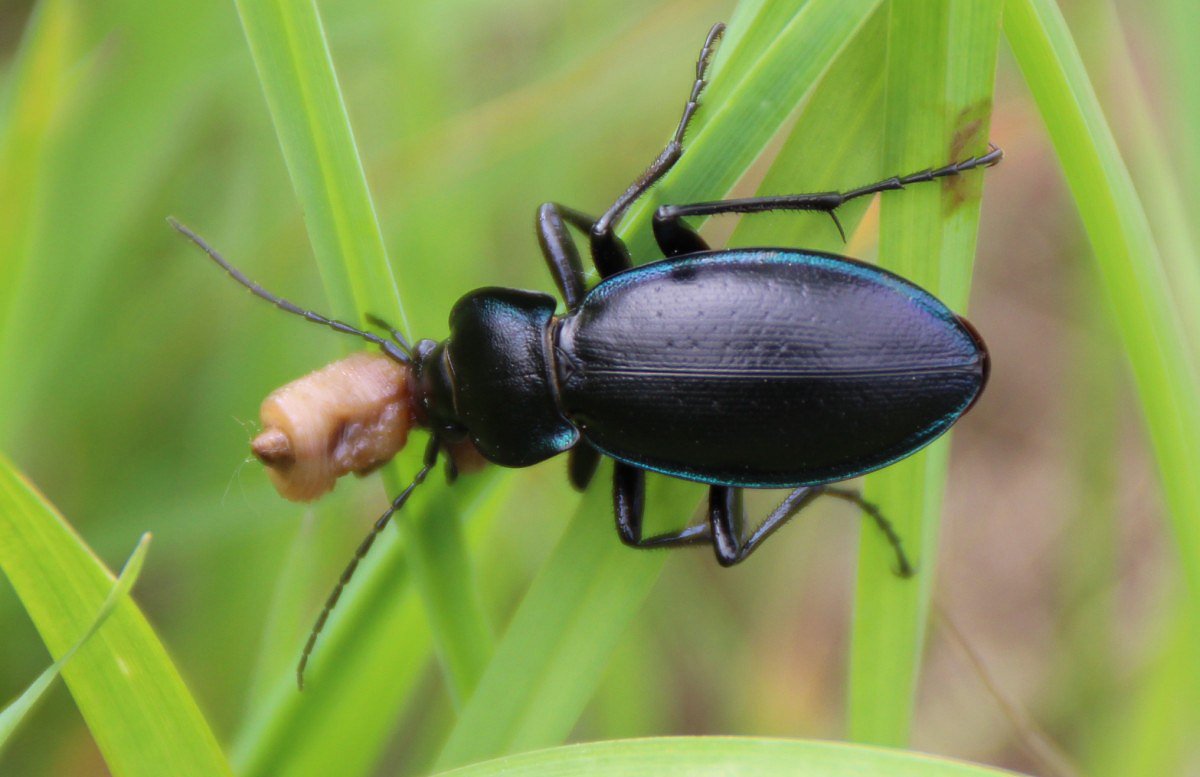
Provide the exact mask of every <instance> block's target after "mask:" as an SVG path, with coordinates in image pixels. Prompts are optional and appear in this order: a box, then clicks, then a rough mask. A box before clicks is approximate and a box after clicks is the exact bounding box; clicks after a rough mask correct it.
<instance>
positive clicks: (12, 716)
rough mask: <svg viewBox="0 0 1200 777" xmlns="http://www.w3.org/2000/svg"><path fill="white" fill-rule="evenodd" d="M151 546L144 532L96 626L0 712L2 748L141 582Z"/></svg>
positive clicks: (148, 537) (0, 748)
mask: <svg viewBox="0 0 1200 777" xmlns="http://www.w3.org/2000/svg"><path fill="white" fill-rule="evenodd" d="M149 547H150V535H149V533H147V534H143V535H142V538H141V539H140V540H139V541H138V544H137V547H136V548H134V549H133V554H132V555H131V556H130V557H129V560H127V561H126V562H125V566H124V567H123V568H122V569H121V574H120V575H118V576H117V581H116V582H115V583H113V587H112V589H111V590H110V591H109V592H108V596H107V597H105V599H104V604H102V605H100V609H99V611H97V612H96V618H95V620H93V621H92V625H90V626H88V629H87V631H85V632H84V633H83V636H82V637H80V638H79V639H78V641H76V642H75V644H74V645H71V647H69V648H67V650H66V652H65V653H63V654H62V656H60V657H59V659H58V660H57V661H55V662H54V663H52V664H51V665H50V666H48V667H46V670H45V671H44V672H42V673H41V674H40V675H38V677H37V679H36V680H34V681H33V682H32V683H31V684H30V685H29V687H28V688H26V689H25V692H24V693H22V694H21V695H20V696H18V697H17V698H16V699H14V700H13V702H12V703H11V704H9V705H8V706H7V707H5V708H4V710H3V711H0V750H2V749H3V747H4V745H5V744H6V743H7V742H8V740H9V738H10V737H11V736H12V735H13V732H14V731H16V730H17V727H18V726H20V725H21V722H22V721H23V720H24V719H25V716H26V715H28V714H29V712H30V711H31V710H32V709H33V707H34V705H35V704H37V703H38V700H40V699H41V698H42V696H44V695H45V693H46V691H48V690H49V689H50V686H51V685H52V684H53V683H54V680H55V679H56V678H57V677H58V676H59V674H61V673H62V670H63V667H64V666H66V665H67V663H68V662H69V661H70V660H71V658H72V657H73V656H74V655H75V654H76V653H78V652H79V649H80V648H81V647H83V646H84V645H85V644H87V641H88V640H89V639H91V638H92V635H93V634H95V633H96V632H97V631H99V630H100V627H101V626H103V625H104V622H105V621H107V620H108V616H109V615H112V613H113V610H115V609H116V607H117V602H119V601H120V600H121V597H123V596H125V595H126V594H128V593H129V591H130V589H132V588H133V584H134V583H136V582H137V578H138V575H140V574H141V573H142V564H143V562H145V560H146V550H147V549H148V548H149Z"/></svg>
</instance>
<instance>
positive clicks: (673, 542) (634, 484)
mask: <svg viewBox="0 0 1200 777" xmlns="http://www.w3.org/2000/svg"><path fill="white" fill-rule="evenodd" d="M645 507H646V472H645V470H641V469H638V468H637V467H635V466H633V465H631V464H626V463H624V462H621V461H618V462H616V464H614V465H613V513H614V514H615V515H616V519H617V534H619V535H620V536H621V542H624V543H625V544H626V545H628V546H630V547H631V548H672V547H681V546H684V545H703V544H705V543H707V542H708V541H709V539H710V537H711V535H710V534H709V527H708V524H703V523H702V524H697V525H695V526H688V527H686V528H684V529H682V530H680V531H677V532H668V533H666V534H657V535H655V536H653V537H643V536H642V515H643V513H644V511H645Z"/></svg>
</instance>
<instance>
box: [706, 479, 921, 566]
mask: <svg viewBox="0 0 1200 777" xmlns="http://www.w3.org/2000/svg"><path fill="white" fill-rule="evenodd" d="M822 494H827V495H829V496H832V497H836V498H838V499H842V500H845V501H847V502H853V503H854V504H856V505H858V506H859V507H860V508H861V509H862V510H863V512H865V513H867V515H868V516H869V517H870V518H871V519H872V521H874V522H875V525H876V526H877V527H878V528H879V530H880V531H882V532H883V534H884V536H885V537H886V538H887V541H888V543H889V544H890V545H891V546H892V549H893V550H894V551H895V553H896V564H897V568H896V573H897V574H898V575H900V576H901V577H911V576H912V573H913V567H912V564H910V563H909V561H908V556H907V555H905V553H904V548H903V547H902V546H901V543H900V535H898V534H896V530H895V529H894V528H892V525H891V523H890V522H889V521H888V520H887V518H885V517H884V516H883V513H881V512H880V511H879V508H878V507H876V506H875V505H873V504H871V503H870V502H868V501H866V500H865V499H863V497H862V494H860V493H859V492H857V491H855V490H853V489H848V488H837V487H834V486H801V487H800V488H797V489H796V490H794V491H792V493H790V494H788V496H787V497H786V498H785V499H784V500H783V501H782V502H780V503H779V506H778V507H776V508H775V509H774V510H773V511H772V512H771V514H770V515H769V516H767V518H766V520H764V521H763V522H762V523H761V524H760V525H759V526H758V528H757V529H755V530H754V532H753V533H752V534H751V535H750V536H749V537H746V538H745V539H743V529H742V526H741V524H742V523H743V522H744V520H745V510H744V508H743V506H742V489H740V488H734V487H731V486H713V487H712V488H711V489H709V497H708V520H709V526H710V527H711V535H712V538H713V543H712V544H713V550H714V551H715V552H716V554H717V561H718V562H719V563H720V564H721V566H724V567H730V566H733V565H734V564H737V563H740V562H742V561H745V559H746V557H747V556H749V555H750V554H751V553H753V552H754V551H755V549H756V548H758V546H759V545H761V544H762V542H763V540H765V539H766V538H767V537H769V536H771V535H772V534H773V533H775V531H776V530H778V529H779V528H780V527H781V526H783V525H784V524H785V523H787V522H788V521H789V520H791V518H792V516H794V515H796V513H798V512H800V511H801V510H803V509H804V508H805V507H807V506H808V505H809V504H810V503H812V501H813V500H814V499H816V498H817V497H818V496H821V495H822Z"/></svg>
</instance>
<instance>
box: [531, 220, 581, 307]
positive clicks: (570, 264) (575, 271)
mask: <svg viewBox="0 0 1200 777" xmlns="http://www.w3.org/2000/svg"><path fill="white" fill-rule="evenodd" d="M594 221H595V219H593V218H592V217H591V216H588V215H586V214H584V213H580V212H579V211H577V210H575V209H574V208H568V207H567V206H565V205H559V204H558V203H556V202H546V203H543V204H542V206H541V207H540V208H538V212H537V233H538V243H539V244H540V245H541V247H542V256H543V257H545V259H546V266H547V267H548V268H549V269H550V274H551V275H552V276H554V283H555V284H556V285H557V286H558V290H559V292H560V293H561V294H562V297H563V301H564V302H566V303H567V309H568V310H574V309H575V308H576V307H577V306H578V305H579V303H580V302H582V301H583V295H584V291H585V288H584V283H583V262H582V261H581V260H580V258H579V250H578V249H576V248H575V243H574V241H572V240H571V235H570V234H569V233H568V232H567V225H568V224H570V225H571V226H573V227H575V228H576V229H578V230H579V231H580V232H582V233H583V234H585V235H587V234H589V231H590V230H591V228H592V223H593V222H594Z"/></svg>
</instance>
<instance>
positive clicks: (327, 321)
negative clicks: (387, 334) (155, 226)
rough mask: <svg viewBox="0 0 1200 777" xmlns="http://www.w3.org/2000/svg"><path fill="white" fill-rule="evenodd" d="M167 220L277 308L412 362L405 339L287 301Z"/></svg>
mask: <svg viewBox="0 0 1200 777" xmlns="http://www.w3.org/2000/svg"><path fill="white" fill-rule="evenodd" d="M167 223H168V224H170V225H171V226H172V227H173V228H174V229H175V231H176V232H178V233H179V234H181V235H183V236H184V237H186V238H187V239H188V240H191V241H192V242H193V243H195V244H196V245H197V246H199V247H200V250H202V251H203V252H204V253H206V254H208V257H209V258H210V259H212V260H213V261H214V262H216V263H217V264H218V265H220V266H221V268H222V269H223V270H225V272H227V273H229V275H230V277H232V278H233V279H234V280H235V281H237V282H238V283H240V284H242V285H243V286H245V287H246V288H247V289H249V290H250V292H251V293H252V294H254V296H256V297H259V298H261V299H265V300H266V301H267V302H270V303H271V304H272V305H274V306H275V307H277V308H280V309H281V310H286V311H287V312H288V313H292V314H294V315H297V316H300V317H301V318H303V319H304V320H306V321H311V322H313V323H314V324H322V325H324V326H327V327H329V328H330V329H332V330H334V331H335V332H341V333H342V334H347V335H356V336H358V337H361V338H362V339H364V340H366V341H367V342H369V343H374V344H375V345H378V346H379V347H380V348H382V349H383V352H384V353H386V354H387V355H388V356H390V357H392V358H393V359H395V360H396V361H398V362H400V363H401V364H409V363H410V362H412V355H411V353H410V351H409V348H408V343H406V342H405V341H403V340H397V341H396V342H392V341H390V340H385V339H384V338H382V337H380V336H378V335H374V334H371V333H370V332H364V331H363V330H361V329H358V328H357V327H353V326H350V325H349V324H347V323H345V322H343V321H338V320H337V319H334V318H327V317H326V316H322V315H321V314H320V313H314V312H313V311H311V310H305V309H304V308H302V307H300V306H299V305H295V304H293V303H291V302H288V301H287V300H286V299H284V298H283V297H280V296H277V295H275V294H272V293H271V292H269V291H267V290H266V289H264V288H263V287H262V286H259V285H258V284H257V283H255V282H254V281H252V280H250V279H249V278H247V277H246V276H245V275H243V274H242V272H241V270H239V269H237V268H236V267H234V266H233V265H232V264H230V263H229V262H228V261H226V260H225V257H223V256H221V254H220V253H218V252H217V250H216V249H215V248H213V247H212V246H210V245H209V244H208V243H207V242H205V240H204V238H202V237H200V236H199V235H197V234H196V233H195V232H193V231H192V230H191V229H189V228H188V227H187V226H185V225H183V224H181V223H180V222H179V221H177V220H176V219H175V217H174V216H168V217H167Z"/></svg>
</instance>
